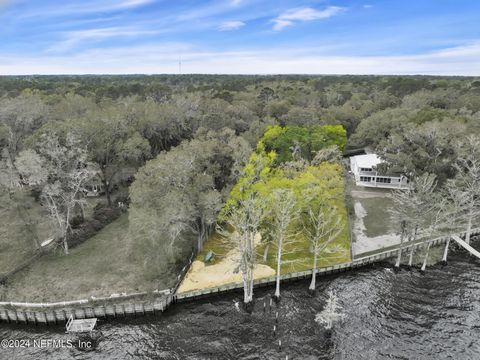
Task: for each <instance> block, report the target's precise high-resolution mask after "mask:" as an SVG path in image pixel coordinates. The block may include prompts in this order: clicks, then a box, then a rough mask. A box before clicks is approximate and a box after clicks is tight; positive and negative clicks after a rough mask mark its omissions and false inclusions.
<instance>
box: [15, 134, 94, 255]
mask: <svg viewBox="0 0 480 360" xmlns="http://www.w3.org/2000/svg"><path fill="white" fill-rule="evenodd" d="M36 148H37V150H36V151H35V150H24V151H22V152H21V153H20V154H19V156H18V157H17V160H16V162H15V164H16V166H17V168H18V170H19V172H20V174H21V175H22V179H23V181H25V182H26V183H27V184H28V185H30V186H41V188H42V195H41V198H42V203H43V205H44V206H45V207H46V208H47V210H48V213H49V216H50V217H51V218H52V220H53V223H54V224H55V225H56V230H57V234H58V239H59V240H60V241H61V243H62V245H63V250H64V252H65V254H66V255H67V254H68V232H69V230H71V227H70V220H71V219H72V216H73V215H74V211H75V209H76V208H77V207H80V208H83V206H84V204H85V200H84V196H83V194H84V191H86V189H85V185H86V183H87V181H88V180H89V179H91V178H92V177H93V176H94V174H95V171H94V168H93V166H92V165H91V164H90V163H88V160H87V151H86V149H85V148H84V147H82V146H81V144H80V142H79V141H78V140H77V138H75V137H74V136H73V135H71V134H68V135H67V137H66V141H65V144H61V143H60V142H59V138H58V136H56V134H48V135H44V136H42V139H41V141H40V142H39V143H38V144H37V146H36Z"/></svg>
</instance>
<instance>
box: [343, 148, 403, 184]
mask: <svg viewBox="0 0 480 360" xmlns="http://www.w3.org/2000/svg"><path fill="white" fill-rule="evenodd" d="M382 162H383V161H382V160H381V159H380V158H379V157H378V156H377V155H376V154H366V155H357V156H352V157H351V158H350V169H351V170H352V173H353V175H354V177H355V183H356V184H357V185H358V186H366V187H378V188H385V189H407V188H408V179H407V178H406V177H405V176H403V175H386V174H381V173H378V172H377V165H379V164H381V163H382Z"/></svg>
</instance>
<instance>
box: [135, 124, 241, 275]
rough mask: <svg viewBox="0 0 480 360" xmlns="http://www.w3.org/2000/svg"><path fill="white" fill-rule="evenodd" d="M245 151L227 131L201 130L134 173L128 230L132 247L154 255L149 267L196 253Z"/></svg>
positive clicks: (212, 222)
mask: <svg viewBox="0 0 480 360" xmlns="http://www.w3.org/2000/svg"><path fill="white" fill-rule="evenodd" d="M249 151H250V148H249V146H248V144H247V143H246V142H245V141H244V140H243V139H241V138H239V137H237V136H236V135H235V134H234V132H233V131H232V130H222V131H219V132H214V131H205V130H201V131H199V132H197V134H196V138H195V139H193V140H185V141H183V142H182V143H181V144H180V145H179V146H176V147H174V148H172V149H171V150H170V151H168V152H162V153H160V154H159V155H158V156H157V158H155V159H154V160H151V161H148V162H147V163H146V164H145V166H143V167H142V168H140V169H139V171H138V173H137V175H136V177H135V181H134V183H133V184H132V185H131V186H130V189H129V192H130V197H131V206H130V212H129V218H130V224H131V226H130V229H131V234H132V238H133V239H135V243H143V242H145V246H148V247H149V248H150V251H151V252H152V255H153V253H158V258H157V259H156V258H154V257H152V259H151V261H152V262H153V263H155V262H156V261H158V259H160V258H163V259H164V260H165V259H169V261H173V262H174V261H176V260H180V259H182V258H183V257H184V255H186V252H187V250H188V252H190V251H191V250H192V248H194V249H196V251H200V250H201V249H202V246H203V242H204V241H205V240H206V238H207V237H208V235H209V234H210V232H211V231H212V230H213V229H214V228H215V224H216V218H217V215H218V212H219V211H220V209H221V207H222V204H223V202H224V201H225V199H226V197H227V196H228V193H229V191H230V189H231V186H232V185H233V183H234V182H235V180H236V179H237V177H238V175H239V173H240V169H241V168H242V166H243V164H244V163H245V160H246V158H247V154H248V152H249ZM148 266H153V265H148Z"/></svg>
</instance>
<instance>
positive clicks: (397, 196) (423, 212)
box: [391, 173, 437, 268]
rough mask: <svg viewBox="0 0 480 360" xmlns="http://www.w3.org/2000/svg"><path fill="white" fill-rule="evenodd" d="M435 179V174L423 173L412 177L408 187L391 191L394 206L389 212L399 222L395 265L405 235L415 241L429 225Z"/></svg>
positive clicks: (433, 204) (400, 253)
mask: <svg viewBox="0 0 480 360" xmlns="http://www.w3.org/2000/svg"><path fill="white" fill-rule="evenodd" d="M436 188H437V181H436V177H435V175H432V174H427V173H426V174H423V175H421V176H418V177H416V178H415V179H413V181H412V184H411V186H410V188H408V189H406V190H397V191H395V192H393V194H392V198H393V202H394V203H395V206H394V207H393V209H392V211H391V213H392V215H393V216H394V217H395V218H396V219H397V220H398V221H399V222H400V226H401V234H400V248H399V249H398V256H397V260H396V262H395V267H397V268H398V267H399V266H400V261H401V257H402V250H403V244H404V240H405V237H406V235H407V234H408V238H409V240H410V242H415V241H416V239H417V236H418V234H419V233H421V232H422V231H424V230H425V229H426V228H428V227H429V225H430V220H431V219H430V215H431V214H432V212H433V211H434V209H435V203H436V198H437V197H436V195H435V192H436ZM412 258H413V246H412V247H411V249H410V260H409V265H411V259H412Z"/></svg>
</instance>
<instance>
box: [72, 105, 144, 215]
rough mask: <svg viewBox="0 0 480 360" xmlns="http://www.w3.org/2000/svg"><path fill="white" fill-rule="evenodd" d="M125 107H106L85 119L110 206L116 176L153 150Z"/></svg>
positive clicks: (85, 130)
mask: <svg viewBox="0 0 480 360" xmlns="http://www.w3.org/2000/svg"><path fill="white" fill-rule="evenodd" d="M125 111H126V109H122V107H104V108H102V109H96V110H95V111H93V112H90V113H89V114H88V115H87V117H86V119H84V120H83V121H81V126H82V135H83V138H84V142H85V143H86V144H88V150H89V154H90V157H91V159H92V160H93V161H94V162H95V163H97V164H98V166H99V169H100V173H99V177H100V179H101V181H102V184H103V189H104V191H105V195H106V198H107V201H108V205H109V206H111V205H112V199H111V193H112V187H113V185H114V179H115V176H116V175H117V174H118V173H119V171H120V170H121V169H124V168H126V167H127V166H129V165H130V166H131V165H134V166H135V165H138V164H139V163H142V162H143V161H144V160H145V158H146V157H147V156H148V155H149V154H150V145H149V144H148V141H147V140H146V139H144V138H143V137H142V135H141V134H140V133H139V132H138V131H136V130H135V128H133V127H132V126H131V124H129V119H128V116H126V114H125Z"/></svg>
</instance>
